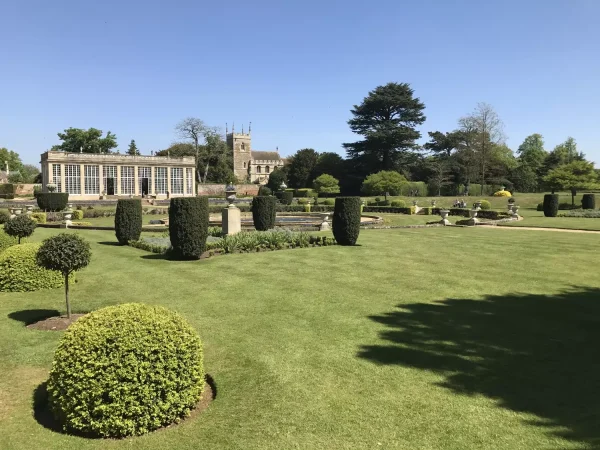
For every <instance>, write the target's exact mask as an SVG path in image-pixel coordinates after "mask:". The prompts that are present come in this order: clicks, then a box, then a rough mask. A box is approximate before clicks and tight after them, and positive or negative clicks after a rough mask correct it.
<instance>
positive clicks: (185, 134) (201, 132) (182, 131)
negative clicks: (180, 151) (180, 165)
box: [175, 117, 210, 182]
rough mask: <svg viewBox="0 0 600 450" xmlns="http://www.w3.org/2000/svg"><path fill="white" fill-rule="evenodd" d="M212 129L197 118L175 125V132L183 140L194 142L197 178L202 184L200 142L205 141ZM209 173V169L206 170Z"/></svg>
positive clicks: (187, 119) (189, 118) (184, 120)
mask: <svg viewBox="0 0 600 450" xmlns="http://www.w3.org/2000/svg"><path fill="white" fill-rule="evenodd" d="M209 130H210V127H208V126H207V125H205V124H204V122H203V121H202V120H200V119H198V118H196V117H187V118H186V119H183V120H182V121H181V122H179V123H178V124H177V125H175V131H176V132H177V135H178V136H179V137H180V138H181V139H186V140H190V141H192V144H193V146H194V151H195V155H194V156H195V157H196V176H197V178H198V181H199V182H202V175H203V173H202V169H201V164H200V162H199V161H200V142H201V141H204V140H205V136H206V133H207V132H208V131H209ZM206 171H207V172H208V169H206Z"/></svg>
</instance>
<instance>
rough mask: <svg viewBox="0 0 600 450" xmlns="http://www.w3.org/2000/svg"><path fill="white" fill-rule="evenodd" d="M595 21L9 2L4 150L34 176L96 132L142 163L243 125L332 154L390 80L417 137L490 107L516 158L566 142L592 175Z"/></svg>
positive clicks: (523, 10)
mask: <svg viewBox="0 0 600 450" xmlns="http://www.w3.org/2000/svg"><path fill="white" fill-rule="evenodd" d="M599 18H600V0H587V1H586V0H519V1H512V0H511V1H507V0H503V1H492V0H489V1H483V0H473V1H467V0H437V1H433V0H418V1H417V0H413V1H399V0H392V1H388V0H385V1H383V0H379V1H357V0H346V1H329V0H321V1H313V0H303V1H277V2H275V1H243V2H239V1H237V0H231V1H225V2H222V1H219V2H217V1H214V2H199V1H189V0H186V1H177V0H172V1H154V0H146V1H143V2H142V1H128V0H119V1H114V0H104V1H101V2H92V1H82V0H69V1H66V0H53V1H46V0H44V1H41V0H37V1H32V0H18V1H16V0H15V1H10V0H4V1H0V21H1V25H2V28H1V29H2V39H0V147H8V148H9V149H11V150H15V151H17V152H19V153H20V154H21V157H22V159H23V160H24V161H25V162H27V163H37V162H39V155H40V153H42V152H43V151H45V150H47V149H48V148H50V147H51V146H52V145H54V144H57V143H59V141H58V138H57V136H56V133H57V132H59V131H62V130H63V129H65V128H68V127H78V128H89V127H95V128H99V129H101V130H103V131H105V132H106V131H107V130H110V131H112V132H114V133H115V134H116V135H117V138H118V142H119V148H120V149H121V151H124V150H125V149H126V148H127V144H128V143H129V140H130V139H135V140H136V143H137V144H138V147H139V148H140V150H141V151H142V153H144V154H146V153H148V154H149V152H150V150H158V149H162V148H165V147H167V146H168V145H169V144H170V143H171V142H172V141H174V140H175V138H176V136H175V133H174V131H173V128H174V125H175V124H176V123H177V122H178V121H179V120H181V119H183V118H185V117H187V116H194V117H199V118H201V119H203V120H204V121H205V122H206V123H208V124H210V125H215V126H221V127H222V128H223V129H224V127H225V123H226V122H228V123H229V126H230V127H231V124H232V122H235V126H236V129H238V130H239V129H241V126H242V124H244V126H245V127H246V128H247V126H248V122H250V121H252V136H253V141H252V144H253V145H252V146H253V148H254V149H257V150H272V149H274V148H275V147H277V146H278V147H279V149H280V152H281V153H282V155H289V154H291V153H293V152H295V151H296V150H298V149H300V148H305V147H312V148H314V149H316V150H318V151H335V152H338V153H341V154H343V153H344V151H343V149H342V147H341V143H342V142H349V141H352V140H353V139H355V137H354V136H353V135H352V134H351V133H350V131H349V129H348V125H347V123H346V121H347V120H348V119H349V117H350V109H351V107H352V105H354V104H356V103H360V101H361V100H362V98H363V97H364V96H366V95H367V93H368V91H369V90H371V89H373V88H375V87H376V86H378V85H381V84H385V83H387V82H390V81H396V82H408V83H410V84H411V85H412V87H413V89H414V90H415V93H416V95H417V96H418V97H420V98H421V100H422V101H423V102H424V103H425V105H426V110H425V114H426V116H427V121H426V122H425V123H424V125H423V126H422V127H421V132H422V133H423V135H425V136H426V135H427V131H434V130H440V131H450V130H452V129H453V128H455V127H456V122H457V120H458V118H459V117H460V116H463V115H465V114H467V113H469V112H470V111H471V110H472V109H473V108H474V107H475V105H476V103H477V102H487V103H489V104H491V105H492V106H494V108H495V109H496V111H497V112H498V113H499V115H500V117H501V118H502V119H503V121H504V123H505V132H506V134H507V136H508V138H509V139H508V142H507V143H508V145H509V146H510V147H511V148H512V149H513V150H516V149H517V147H518V146H519V144H520V143H521V142H522V140H523V139H524V138H525V137H526V136H527V135H529V134H532V133H541V134H542V135H543V136H544V138H545V142H546V148H547V149H549V150H551V149H552V148H553V147H554V146H555V145H556V144H558V143H560V142H562V141H564V140H565V139H566V138H567V137H568V136H573V137H574V138H575V139H576V140H577V143H578V148H579V149H580V150H582V151H584V152H585V153H586V154H587V156H588V157H589V158H590V159H592V160H594V161H596V163H597V164H598V163H600V145H599V138H600V27H598V20H599ZM598 165H600V164H598Z"/></svg>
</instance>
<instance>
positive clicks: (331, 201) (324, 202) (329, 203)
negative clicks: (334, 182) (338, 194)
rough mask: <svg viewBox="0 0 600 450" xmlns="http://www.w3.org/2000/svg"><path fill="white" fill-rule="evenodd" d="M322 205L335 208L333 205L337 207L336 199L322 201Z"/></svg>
mask: <svg viewBox="0 0 600 450" xmlns="http://www.w3.org/2000/svg"><path fill="white" fill-rule="evenodd" d="M321 205H325V206H333V205H335V199H334V198H326V199H325V200H323V201H321Z"/></svg>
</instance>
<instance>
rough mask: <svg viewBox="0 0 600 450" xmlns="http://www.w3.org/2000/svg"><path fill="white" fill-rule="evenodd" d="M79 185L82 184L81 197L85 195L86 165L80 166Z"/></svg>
mask: <svg viewBox="0 0 600 450" xmlns="http://www.w3.org/2000/svg"><path fill="white" fill-rule="evenodd" d="M79 183H80V184H81V195H85V164H79Z"/></svg>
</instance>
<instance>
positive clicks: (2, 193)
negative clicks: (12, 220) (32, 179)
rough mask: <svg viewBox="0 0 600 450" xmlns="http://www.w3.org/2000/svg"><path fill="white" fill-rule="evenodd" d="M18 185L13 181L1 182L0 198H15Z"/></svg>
mask: <svg viewBox="0 0 600 450" xmlns="http://www.w3.org/2000/svg"><path fill="white" fill-rule="evenodd" d="M16 189H17V187H16V186H15V185H14V184H12V183H3V184H0V198H5V199H7V200H12V199H13V198H15V192H16Z"/></svg>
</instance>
